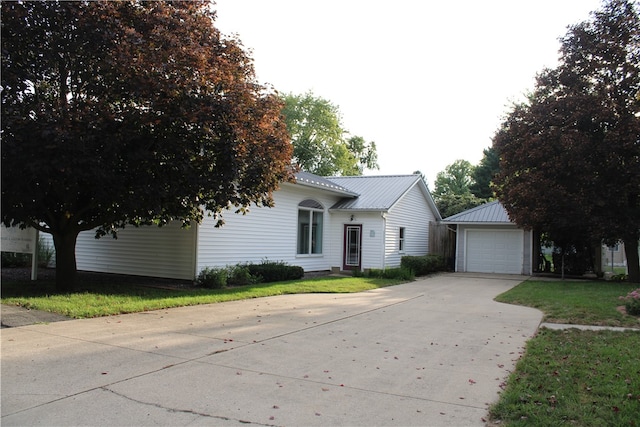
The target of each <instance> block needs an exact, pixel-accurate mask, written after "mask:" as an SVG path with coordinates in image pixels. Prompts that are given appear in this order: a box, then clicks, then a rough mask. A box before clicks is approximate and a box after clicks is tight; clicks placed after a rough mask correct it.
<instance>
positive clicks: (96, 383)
mask: <svg viewBox="0 0 640 427" xmlns="http://www.w3.org/2000/svg"><path fill="white" fill-rule="evenodd" d="M524 279H526V277H523V276H497V275H496V276H492V275H471V274H439V275H435V276H432V277H429V278H424V279H420V280H417V281H415V282H412V283H408V284H403V285H399V286H392V287H388V288H381V289H376V290H373V291H368V292H363V293H358V294H308V295H286V296H277V297H269V298H260V299H251V300H245V301H237V302H230V303H222V304H212V305H202V306H194V307H182V308H176V309H168V310H159V311H153V312H146V313H138V314H130V315H121V316H111V317H104V318H96V319H82V320H70V321H64V322H56V323H50V324H36V325H29V326H21V327H16V328H7V329H2V330H1V338H2V347H1V355H2V366H1V373H2V383H1V386H2V410H1V411H2V419H1V421H2V425H3V426H10V425H23V426H24V425H47V426H50V425H110V426H111V425H136V426H144V425H172V426H187V425H189V426H191V425H193V426H197V425H222V426H227V425H238V424H240V423H242V424H255V425H278V426H279V425H288V426H293V425H305V426H313V425H319V426H320V425H322V426H326V425H350V426H359V425H362V426H372V425H402V426H405V425H420V426H424V425H443V426H445V425H446V426H452V425H460V426H473V425H477V426H482V425H484V418H485V417H486V414H487V408H488V405H490V404H491V403H493V402H495V401H496V400H497V399H498V393H499V392H500V390H501V386H502V385H503V384H504V381H505V380H506V377H507V376H508V374H509V372H510V371H511V370H513V368H514V366H515V363H516V361H517V360H518V358H519V357H520V355H521V352H522V351H523V347H524V344H525V342H526V340H527V339H528V338H530V337H531V336H532V335H533V334H534V333H535V331H536V329H537V327H538V325H539V323H540V321H541V318H542V314H541V313H540V312H539V311H538V310H535V309H531V308H526V307H519V306H513V305H507V304H500V303H497V302H495V301H493V298H494V297H495V296H496V295H498V294H500V293H502V292H504V291H506V290H508V289H510V288H511V287H513V286H515V285H517V284H518V283H520V282H521V281H522V280H524Z"/></svg>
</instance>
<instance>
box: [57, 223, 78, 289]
mask: <svg viewBox="0 0 640 427" xmlns="http://www.w3.org/2000/svg"><path fill="white" fill-rule="evenodd" d="M77 239H78V232H77V231H75V230H70V231H67V232H66V233H64V234H62V233H53V244H54V246H55V248H56V290H57V291H58V292H72V291H74V290H75V287H76V275H77V274H76V273H77V267H76V240H77Z"/></svg>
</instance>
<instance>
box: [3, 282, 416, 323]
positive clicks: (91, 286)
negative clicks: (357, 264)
mask: <svg viewBox="0 0 640 427" xmlns="http://www.w3.org/2000/svg"><path fill="white" fill-rule="evenodd" d="M400 283H403V281H400V280H396V279H378V278H364V277H331V276H329V277H317V278H311V279H305V280H294V281H288V282H278V283H264V284H257V285H247V286H238V287H230V288H225V289H202V288H188V289H164V288H156V287H149V286H140V285H135V284H118V283H108V284H105V283H90V282H89V283H84V284H82V285H81V286H80V287H79V290H78V291H77V292H73V293H68V294H57V293H56V292H55V285H54V283H52V282H45V283H42V282H35V283H25V282H7V283H5V282H3V283H2V299H1V302H2V304H10V305H18V306H22V307H26V308H30V309H35V310H42V311H48V312H52V313H58V314H62V315H65V316H69V317H73V318H77V319H80V318H88V317H99V316H109V315H115V314H125V313H137V312H142V311H149V310H159V309H164V308H171V307H182V306H189V305H197V304H212V303H219V302H225V301H235V300H243V299H249V298H261V297H268V296H274V295H284V294H302V293H351V292H362V291H366V290H370V289H376V288H380V287H385V286H391V285H397V284H400Z"/></svg>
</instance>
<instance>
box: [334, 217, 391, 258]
mask: <svg viewBox="0 0 640 427" xmlns="http://www.w3.org/2000/svg"><path fill="white" fill-rule="evenodd" d="M352 215H353V221H352V220H351V216H352ZM331 223H332V224H333V228H332V230H331V244H332V249H331V253H332V254H334V255H333V256H332V259H331V260H332V264H331V267H337V268H340V269H342V267H343V265H344V256H345V253H344V226H345V225H361V226H362V250H361V253H360V254H361V268H362V269H370V268H383V254H384V252H383V247H384V220H383V218H382V215H381V212H355V211H351V212H333V213H332V214H331Z"/></svg>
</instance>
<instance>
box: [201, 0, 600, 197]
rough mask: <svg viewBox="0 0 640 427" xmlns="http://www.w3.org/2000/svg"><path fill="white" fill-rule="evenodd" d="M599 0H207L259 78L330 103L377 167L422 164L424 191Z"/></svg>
mask: <svg viewBox="0 0 640 427" xmlns="http://www.w3.org/2000/svg"><path fill="white" fill-rule="evenodd" d="M601 5H602V3H601V1H600V0H482V1H480V0H457V1H450V0H442V1H437V0H394V1H393V2H391V1H388V0H387V1H380V0H216V5H215V6H214V8H215V9H216V11H217V19H216V27H217V28H218V29H219V30H220V31H221V32H222V33H223V34H225V35H235V36H237V37H238V38H239V39H240V40H241V41H242V44H243V45H244V47H245V49H246V50H248V51H249V53H250V56H251V57H252V58H253V60H254V67H255V71H256V76H257V80H258V81H259V82H260V83H263V84H269V85H271V86H273V88H274V89H276V90H277V91H278V92H281V93H293V94H303V93H306V92H308V91H311V92H313V94H314V95H315V96H317V97H321V98H324V99H326V100H328V101H330V102H331V103H332V104H334V105H336V106H338V108H339V110H340V113H341V115H342V117H341V118H342V124H343V127H344V128H345V129H346V130H348V131H349V132H350V134H351V135H358V136H362V137H363V138H364V139H365V140H367V141H375V143H376V147H377V153H378V163H379V165H380V169H379V170H367V171H365V174H366V175H396V174H411V173H413V172H415V171H421V172H422V173H423V174H424V175H425V177H426V179H427V183H428V185H429V187H430V188H431V189H433V183H434V182H435V179H436V175H437V173H438V172H441V171H444V170H445V168H446V167H447V166H448V165H450V164H452V163H453V162H455V161H456V160H458V159H462V160H467V161H469V162H471V164H472V165H477V164H478V163H479V162H480V160H481V159H482V151H483V150H484V149H485V148H487V147H489V146H491V138H492V137H493V135H494V134H495V132H496V130H497V129H498V128H499V126H500V123H502V121H503V119H504V117H505V115H506V114H507V113H508V112H509V108H510V105H512V103H513V102H514V101H519V100H522V99H523V95H524V94H525V93H526V92H527V91H530V90H531V89H533V87H534V84H535V76H536V74H537V73H538V72H540V71H541V70H543V69H544V68H545V67H551V68H553V67H555V66H556V65H557V59H558V49H559V47H560V43H559V40H558V39H559V38H560V37H562V36H564V35H565V34H566V32H567V27H568V26H569V25H573V24H577V23H579V22H582V21H585V20H588V19H589V17H590V12H591V11H594V10H598V9H600V8H601Z"/></svg>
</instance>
